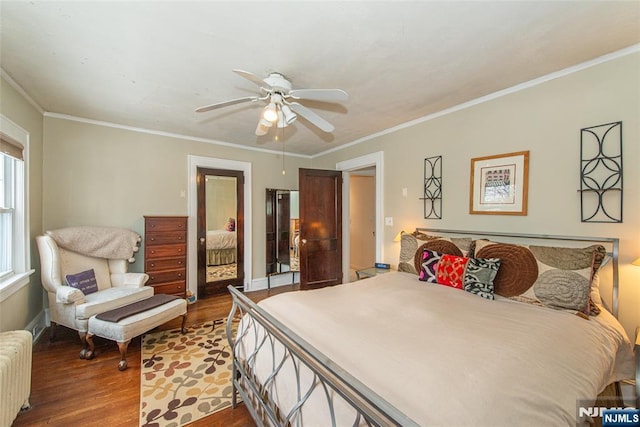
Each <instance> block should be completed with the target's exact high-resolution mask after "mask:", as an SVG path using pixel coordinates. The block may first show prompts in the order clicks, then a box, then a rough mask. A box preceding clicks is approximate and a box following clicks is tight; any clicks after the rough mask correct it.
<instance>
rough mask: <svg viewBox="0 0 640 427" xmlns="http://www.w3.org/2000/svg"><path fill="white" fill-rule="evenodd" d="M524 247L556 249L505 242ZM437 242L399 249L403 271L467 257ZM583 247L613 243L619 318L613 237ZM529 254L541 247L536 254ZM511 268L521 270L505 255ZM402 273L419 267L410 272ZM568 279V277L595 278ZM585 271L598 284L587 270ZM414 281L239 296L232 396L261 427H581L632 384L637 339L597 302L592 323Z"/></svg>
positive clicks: (412, 276)
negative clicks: (611, 387)
mask: <svg viewBox="0 0 640 427" xmlns="http://www.w3.org/2000/svg"><path fill="white" fill-rule="evenodd" d="M426 231H429V230H421V232H426ZM457 233H466V232H457ZM475 233H477V232H475ZM483 234H484V235H487V233H483ZM491 236H492V237H495V236H496V234H495V233H494V234H491ZM524 236H526V237H527V238H530V239H531V238H533V239H536V238H540V237H544V238H545V239H546V238H548V237H547V236H532V235H504V236H502V237H507V238H514V237H515V238H521V237H524ZM561 239H568V240H569V241H571V242H573V241H574V240H575V238H561ZM406 240H407V241H409V240H410V239H409V238H407V239H406ZM434 240H436V239H434ZM437 240H439V242H431V241H429V243H421V242H420V241H417V242H416V244H418V247H417V248H415V253H407V252H411V251H407V250H406V247H405V248H403V249H405V251H404V252H405V253H404V254H403V253H402V251H401V257H400V263H399V267H402V266H403V264H413V265H414V266H416V265H417V266H421V265H422V264H424V263H416V262H413V263H410V262H408V260H409V259H410V258H411V257H412V256H413V258H414V260H415V259H416V257H417V255H416V254H420V255H419V257H422V258H424V253H426V252H427V249H426V246H425V245H432V246H433V245H434V244H435V247H438V248H439V249H443V248H444V247H445V246H447V245H446V244H445V245H444V246H442V245H443V243H442V242H443V241H445V242H446V243H447V244H448V245H449V246H451V245H452V244H453V245H455V246H457V247H458V248H459V249H460V252H462V253H463V255H471V254H470V253H469V248H468V247H465V245H462V244H456V243H460V242H459V241H456V240H454V239H440V238H439V239H437ZM482 240H484V239H482ZM557 240H558V237H555V240H554V241H557ZM587 240H588V241H590V242H594V241H595V242H597V244H598V245H600V244H607V245H608V246H609V250H608V251H606V252H605V253H604V254H603V258H602V259H601V261H604V260H605V258H606V257H609V259H610V261H609V263H608V264H609V268H610V269H611V270H612V271H611V276H612V278H615V280H614V281H613V294H614V298H613V299H614V301H613V305H614V306H615V307H616V310H617V301H615V300H616V299H617V239H604V240H602V239H585V238H580V241H581V242H584V241H587ZM476 241H477V240H476V239H475V238H474V240H473V242H474V243H475V242H476ZM487 241H489V240H488V239H487V240H484V241H483V242H482V243H481V244H480V245H479V246H482V248H481V251H482V250H483V249H484V252H485V253H487V252H488V251H489V252H490V250H488V249H486V248H487V247H489V248H491V246H492V243H496V244H498V245H497V246H493V248H491V250H494V251H498V252H500V251H503V250H504V249H505V248H508V249H509V248H510V249H513V248H512V247H511V246H509V245H512V244H513V243H506V244H505V245H506V246H503V245H502V244H501V243H500V242H495V241H489V242H491V243H487ZM565 241H566V240H565ZM454 242H456V243H454ZM478 242H479V241H478ZM438 245H440V246H438ZM405 246H406V245H405ZM409 246H410V245H409ZM517 246H521V245H517ZM526 249H527V250H531V251H533V252H535V251H537V250H538V249H537V246H534V245H528V246H526ZM580 249H581V248H580ZM473 250H474V251H475V250H476V249H475V248H474V249H473ZM554 250H555V249H554ZM576 250H577V251H578V252H579V253H581V254H582V255H580V257H584V256H583V255H584V254H585V252H584V251H582V252H580V250H578V249H576ZM465 251H466V252H467V253H466V254H464V252H465ZM432 252H436V251H432ZM516 252H517V251H516ZM543 252H544V253H546V254H547V255H548V253H549V252H548V251H546V250H543ZM480 253H482V252H480ZM560 253H561V254H563V256H564V255H566V253H573V251H572V250H569V252H567V251H563V250H561V251H560ZM456 256H458V255H456ZM585 256H586V255H585ZM463 258H465V256H463ZM466 258H470V257H466ZM565 258H566V257H565ZM574 258H575V257H574ZM541 259H542V260H543V262H541V261H539V260H538V268H539V269H540V270H544V271H543V272H544V273H549V274H547V276H552V277H553V276H554V275H557V274H558V272H557V271H554V269H547V268H546V267H544V265H546V264H545V263H546V262H549V261H548V259H547V260H545V259H544V257H542V256H541ZM403 260H404V261H403ZM440 262H443V261H440ZM504 262H505V263H506V265H508V264H509V263H510V262H512V260H511V261H510V260H509V255H508V254H504ZM571 262H572V263H573V264H575V259H572V261H571ZM592 262H593V261H592ZM525 264H526V263H525ZM523 265H524V264H523ZM576 265H577V264H576ZM501 267H502V266H501ZM517 267H518V269H522V268H521V267H522V266H520V265H517ZM525 267H526V265H525ZM578 267H579V266H578ZM400 269H402V268H400ZM404 269H406V270H411V268H410V267H409V265H405V266H404ZM524 269H525V270H526V268H524ZM499 271H500V270H498V272H499ZM505 271H508V269H506V270H505ZM565 273H566V272H563V274H562V275H561V276H562V277H565V278H566V277H573V276H572V275H573V274H574V273H575V274H578V275H580V274H584V273H585V271H582V269H579V268H574V269H573V271H571V272H570V274H568V273H567V274H565ZM586 273H587V274H588V277H589V279H588V284H589V286H591V273H590V272H586ZM600 274H602V272H600ZM418 276H419V274H417V272H416V271H398V272H390V273H386V274H382V275H378V276H375V277H373V278H369V279H366V280H362V281H358V282H354V283H349V284H344V285H339V286H335V287H331V288H324V289H318V290H314V291H302V292H289V293H283V294H279V295H276V296H273V297H270V298H268V299H266V300H264V301H261V303H260V304H259V305H255V304H253V303H252V302H251V301H250V300H248V299H247V298H246V296H244V295H242V294H240V293H238V292H236V291H235V290H233V289H231V292H232V294H233V297H234V307H233V309H232V316H230V319H232V318H236V319H237V318H238V316H239V317H240V319H241V320H240V324H239V327H238V333H237V334H236V335H235V336H233V337H232V335H231V321H230V323H229V324H228V328H229V331H228V333H229V336H230V337H232V338H231V339H230V342H231V344H232V347H233V350H234V370H235V372H234V378H235V381H234V388H235V389H236V390H237V392H238V393H239V395H240V396H241V397H242V399H243V401H244V402H245V404H247V407H248V409H249V411H250V412H251V414H252V416H253V417H254V420H256V423H257V424H258V425H308V426H316V425H318V426H320V425H321V426H328V425H402V426H409V425H434V426H438V425H457V426H465V425H469V426H471V425H473V426H478V425H491V426H501V425H504V426H512V425H582V424H586V423H587V422H588V421H589V419H588V417H587V416H586V415H585V414H580V413H579V411H578V410H577V408H578V406H579V405H583V406H585V407H589V406H591V405H593V404H594V402H595V399H596V396H597V395H598V394H599V393H600V392H601V391H602V390H603V389H604V388H605V386H607V385H608V384H610V383H612V382H615V381H619V380H621V379H625V378H631V377H632V376H633V372H634V366H633V353H632V346H631V342H630V340H629V339H628V337H627V336H626V334H625V331H624V329H623V328H622V326H621V325H620V324H619V323H618V321H617V320H616V318H615V317H614V316H613V315H612V314H611V313H609V312H608V311H607V310H606V309H605V308H604V304H603V301H602V300H601V299H600V297H599V295H596V294H595V293H593V292H590V293H589V295H588V299H589V302H590V304H591V303H593V305H595V306H597V307H590V308H589V311H588V313H583V312H582V311H580V312H577V311H575V310H570V309H558V308H550V307H548V306H545V305H541V304H533V303H524V302H522V300H521V299H520V297H518V298H515V297H514V296H510V297H504V296H501V295H499V294H494V295H493V299H489V298H484V297H481V296H480V295H479V294H478V293H477V292H472V291H468V292H464V291H462V290H461V289H456V288H454V287H451V286H441V285H440V284H438V283H429V282H425V281H421V280H418ZM540 276H542V274H541V275H540ZM495 277H496V278H497V277H498V276H497V275H496V276H495ZM504 277H505V276H504V275H503V276H501V279H500V280H501V281H502V280H503V279H504ZM576 277H577V276H576ZM576 280H578V281H580V280H581V279H576ZM537 281H538V280H537ZM498 282H499V281H497V280H496V290H497V289H498V286H497V284H498ZM501 283H502V282H501ZM537 286H538V285H536V290H537V289H538V287H537ZM558 286H559V287H561V286H564V285H558ZM525 297H526V295H525ZM522 298H524V297H522ZM541 299H542V300H543V302H546V301H547V300H545V299H544V298H542V297H541ZM593 300H597V302H595V301H593ZM554 301H555V300H554ZM597 311H599V314H597V315H596V314H595V313H596V312H597ZM576 314H578V315H576ZM234 395H235V393H234ZM234 405H235V402H234ZM583 415H584V416H583Z"/></svg>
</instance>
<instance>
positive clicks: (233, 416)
mask: <svg viewBox="0 0 640 427" xmlns="http://www.w3.org/2000/svg"><path fill="white" fill-rule="evenodd" d="M294 289H298V287H297V285H294V286H291V285H290V286H280V287H277V288H274V289H271V290H264V291H256V292H248V293H247V295H248V296H249V297H250V298H251V299H252V300H254V301H256V302H257V301H259V300H261V299H264V298H266V297H268V296H270V295H274V294H277V293H280V292H286V291H290V290H294ZM230 309H231V296H230V295H229V294H228V293H226V294H221V295H215V296H212V297H210V298H206V299H201V300H198V301H197V302H196V303H195V304H191V305H189V307H188V312H187V326H188V325H192V324H196V323H201V322H205V321H210V320H213V319H220V318H223V317H226V316H227V315H228V314H229V311H230ZM180 319H181V318H178V319H175V320H172V321H170V322H167V323H165V324H164V325H162V326H160V327H158V329H159V330H166V329H173V328H179V327H180ZM48 332H49V331H45V333H44V334H43V335H42V336H41V338H40V339H39V340H38V342H37V343H36V344H35V345H34V347H33V364H32V373H31V398H30V403H31V409H30V410H28V411H26V412H24V413H22V414H20V415H18V417H17V418H16V420H15V421H14V423H13V426H14V427H20V426H41V425H50V426H65V427H66V426H75V425H83V426H105V425H107V426H110V427H116V426H137V425H138V418H139V411H140V342H141V338H140V337H137V338H135V339H134V340H132V341H131V344H130V345H129V349H128V351H127V362H128V365H129V367H128V369H127V370H125V371H123V372H120V371H118V368H117V365H118V361H119V360H120V353H119V352H118V347H117V345H116V344H115V343H114V342H113V341H108V340H104V339H102V338H100V337H95V338H94V342H95V346H96V352H97V356H96V358H95V359H93V360H81V359H80V358H79V357H78V354H79V352H80V349H81V345H80V338H79V337H78V334H77V333H76V332H75V331H72V330H70V329H68V328H65V327H62V326H59V327H57V328H56V339H55V340H54V341H53V342H50V341H49V333H48ZM189 426H192V427H204V426H214V427H216V426H219V427H222V426H224V427H253V426H255V424H254V422H253V420H252V419H251V416H250V415H249V412H248V411H247V409H246V408H245V407H244V405H242V404H241V405H239V406H238V407H237V408H236V409H232V408H229V409H225V410H222V411H220V412H217V413H215V414H213V415H210V416H209V417H206V418H203V419H201V420H198V421H196V422H194V423H191V424H189Z"/></svg>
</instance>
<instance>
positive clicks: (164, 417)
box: [140, 319, 237, 427]
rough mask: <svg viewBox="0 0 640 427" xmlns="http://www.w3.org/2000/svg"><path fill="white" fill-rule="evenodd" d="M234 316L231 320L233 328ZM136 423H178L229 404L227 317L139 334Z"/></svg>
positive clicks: (156, 426)
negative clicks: (140, 346) (137, 417)
mask: <svg viewBox="0 0 640 427" xmlns="http://www.w3.org/2000/svg"><path fill="white" fill-rule="evenodd" d="M236 327H237V322H234V324H233V330H234V332H235V329H236ZM141 354H142V363H141V378H140V426H144V427H179V426H183V425H185V424H187V423H190V422H193V421H195V420H198V419H200V418H202V417H205V416H207V415H211V414H213V413H214V412H217V411H220V410H222V409H224V408H227V407H229V406H231V394H232V387H231V369H232V363H231V362H232V355H231V349H230V347H229V342H228V341H227V334H226V319H219V320H215V321H213V322H207V323H204V324H199V325H193V326H190V327H187V333H186V334H185V335H182V334H181V333H180V329H173V330H169V331H159V332H154V333H150V334H146V335H145V336H144V337H143V338H142V349H141Z"/></svg>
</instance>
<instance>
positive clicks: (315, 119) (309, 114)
mask: <svg viewBox="0 0 640 427" xmlns="http://www.w3.org/2000/svg"><path fill="white" fill-rule="evenodd" d="M289 106H290V107H291V109H292V110H293V111H295V112H296V113H297V114H299V115H300V116H302V117H304V118H305V119H307V120H309V121H310V122H311V123H312V124H314V125H315V126H317V127H319V128H320V129H322V130H323V131H325V132H333V130H334V129H335V127H333V125H332V124H331V123H329V122H328V121H326V120H325V119H323V118H322V117H320V116H319V115H317V114H316V113H314V112H313V111H311V110H310V109H308V108H307V107H305V106H304V105H302V104H299V103H297V102H292V103H290V104H289Z"/></svg>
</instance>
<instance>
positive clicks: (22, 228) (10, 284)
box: [0, 114, 34, 302]
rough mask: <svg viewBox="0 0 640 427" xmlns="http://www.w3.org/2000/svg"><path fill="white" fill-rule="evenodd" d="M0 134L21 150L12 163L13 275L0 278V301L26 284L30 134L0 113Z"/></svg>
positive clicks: (28, 235) (29, 266) (28, 266)
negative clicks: (16, 143) (17, 157)
mask: <svg viewBox="0 0 640 427" xmlns="http://www.w3.org/2000/svg"><path fill="white" fill-rule="evenodd" d="M0 131H2V132H3V133H4V134H6V135H8V136H9V137H11V138H13V139H15V140H16V141H18V142H20V143H21V144H22V145H23V147H24V152H23V161H17V162H16V163H15V172H14V178H15V190H16V192H15V211H14V218H13V230H14V235H13V272H12V273H9V274H8V275H7V276H5V277H3V278H2V279H0V302H2V301H4V300H6V299H7V298H8V297H9V296H11V295H13V294H14V293H16V292H17V291H19V290H20V289H22V288H23V287H24V286H27V285H28V284H29V276H30V275H31V274H33V273H34V270H32V269H31V255H30V251H29V242H30V233H29V203H28V202H27V201H28V200H29V132H27V131H26V130H25V129H23V128H22V127H20V126H18V125H17V124H15V123H14V122H13V121H11V120H10V119H8V118H7V117H6V116H4V115H2V114H0Z"/></svg>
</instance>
